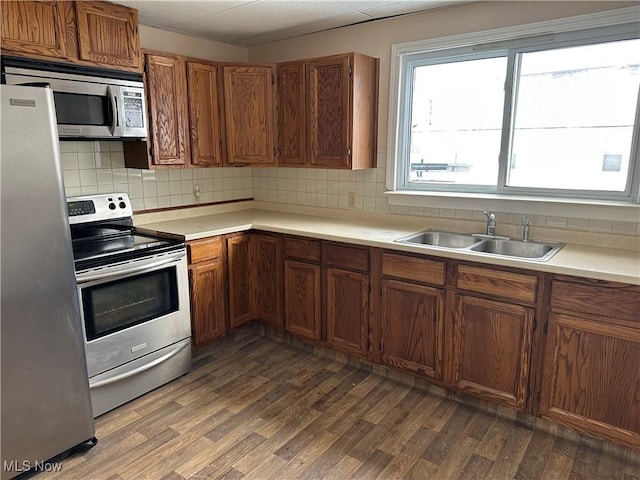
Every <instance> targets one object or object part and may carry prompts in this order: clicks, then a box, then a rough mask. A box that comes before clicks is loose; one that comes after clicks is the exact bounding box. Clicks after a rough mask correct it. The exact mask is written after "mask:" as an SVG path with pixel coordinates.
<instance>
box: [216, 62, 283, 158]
mask: <svg viewBox="0 0 640 480" xmlns="http://www.w3.org/2000/svg"><path fill="white" fill-rule="evenodd" d="M274 82H275V75H274V68H273V67H271V66H268V65H267V66H264V65H262V66H254V65H225V66H224V67H223V84H224V87H223V88H224V118H225V123H226V140H227V164H228V165H230V166H243V165H254V166H259V165H266V166H273V165H275V159H276V156H275V141H274V126H275V115H274V112H275V108H274V105H275V97H274V91H275V90H274Z"/></svg>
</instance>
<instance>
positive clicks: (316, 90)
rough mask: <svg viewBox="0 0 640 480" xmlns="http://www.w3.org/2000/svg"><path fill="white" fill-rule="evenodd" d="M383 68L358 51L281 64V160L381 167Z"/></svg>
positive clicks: (344, 166) (302, 163)
mask: <svg viewBox="0 0 640 480" xmlns="http://www.w3.org/2000/svg"><path fill="white" fill-rule="evenodd" d="M378 70H379V66H378V59H376V58H372V57H368V56H366V55H361V54H358V53H347V54H342V55H335V56H331V57H321V58H312V59H307V60H304V61H299V62H289V63H283V64H280V65H278V80H279V85H278V89H279V95H278V101H279V103H278V107H279V112H280V113H279V119H278V120H279V131H280V142H279V146H280V150H279V158H280V161H281V163H282V164H287V165H294V166H295V165H299V166H316V167H323V168H344V169H358V168H372V167H375V165H376V159H375V156H376V144H377V117H378V75H379V71H378Z"/></svg>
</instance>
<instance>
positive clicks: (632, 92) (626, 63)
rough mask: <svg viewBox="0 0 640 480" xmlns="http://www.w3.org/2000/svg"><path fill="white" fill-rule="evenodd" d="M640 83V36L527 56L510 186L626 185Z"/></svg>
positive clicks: (520, 87)
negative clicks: (633, 38) (639, 38)
mask: <svg viewBox="0 0 640 480" xmlns="http://www.w3.org/2000/svg"><path fill="white" fill-rule="evenodd" d="M639 82H640V40H637V39H636V40H626V41H618V42H611V43H605V44H599V45H589V46H579V47H571V48H562V49H556V50H547V51H541V52H532V53H524V54H522V55H521V67H520V73H519V85H518V95H517V99H516V101H515V106H514V108H515V122H514V132H513V139H512V150H511V156H510V159H511V164H510V166H509V167H510V168H509V169H508V182H507V184H508V185H510V186H516V187H535V188H551V189H568V190H575V189H584V190H596V191H597V190H600V191H603V190H608V191H619V192H620V191H624V190H625V187H626V182H627V176H628V172H629V156H630V152H631V140H632V135H633V125H634V120H635V111H636V101H637V96H638V85H639ZM516 158H517V163H515V159H516Z"/></svg>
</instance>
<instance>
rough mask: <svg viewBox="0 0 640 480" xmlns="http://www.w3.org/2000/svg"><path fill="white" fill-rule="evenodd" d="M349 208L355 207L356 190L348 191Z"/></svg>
mask: <svg viewBox="0 0 640 480" xmlns="http://www.w3.org/2000/svg"><path fill="white" fill-rule="evenodd" d="M349 208H356V192H349Z"/></svg>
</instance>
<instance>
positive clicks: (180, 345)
mask: <svg viewBox="0 0 640 480" xmlns="http://www.w3.org/2000/svg"><path fill="white" fill-rule="evenodd" d="M190 343H191V339H190V338H188V339H186V340H183V341H182V342H180V343H178V344H177V345H176V347H175V348H173V349H172V350H171V351H169V352H167V353H166V354H164V355H162V356H161V357H158V358H156V359H155V360H153V361H152V362H149V363H146V364H144V365H141V366H139V367H137V368H134V369H133V370H130V371H128V372H124V373H121V374H119V375H114V376H113V377H110V378H105V379H102V380H98V381H97V382H93V383H92V382H91V381H89V388H90V389H94V388H99V387H104V386H105V385H111V384H112V383H116V382H119V381H121V380H124V379H126V378H129V377H133V376H135V375H138V374H140V373H142V372H145V371H147V370H150V369H152V368H153V367H155V366H156V365H160V364H161V363H163V362H166V361H167V360H169V359H170V358H171V357H175V356H176V355H177V354H178V353H180V352H181V351H182V350H184V349H185V348H187V347H188V346H189V344H190Z"/></svg>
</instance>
